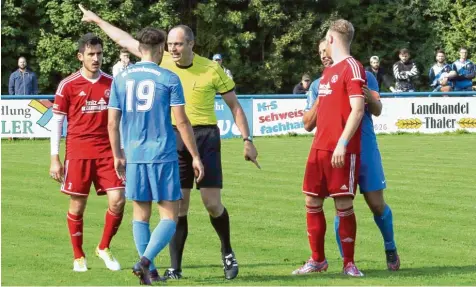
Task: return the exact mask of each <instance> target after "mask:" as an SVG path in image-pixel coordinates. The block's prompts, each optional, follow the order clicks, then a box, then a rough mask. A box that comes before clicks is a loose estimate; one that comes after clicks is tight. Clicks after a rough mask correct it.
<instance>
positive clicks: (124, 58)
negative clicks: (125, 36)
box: [112, 49, 132, 77]
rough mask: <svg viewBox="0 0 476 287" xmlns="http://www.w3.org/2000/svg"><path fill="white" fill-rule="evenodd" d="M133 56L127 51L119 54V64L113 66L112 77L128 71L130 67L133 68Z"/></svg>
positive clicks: (122, 50) (124, 50)
mask: <svg viewBox="0 0 476 287" xmlns="http://www.w3.org/2000/svg"><path fill="white" fill-rule="evenodd" d="M130 57H131V54H130V53H129V51H127V49H121V53H120V54H119V59H120V60H119V62H117V63H116V64H115V65H114V66H112V76H113V77H115V76H116V75H117V74H119V73H120V72H122V71H124V70H125V69H127V68H128V67H129V66H132V63H131V62H130V61H131V59H130Z"/></svg>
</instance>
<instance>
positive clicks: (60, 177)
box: [50, 33, 125, 272]
mask: <svg viewBox="0 0 476 287" xmlns="http://www.w3.org/2000/svg"><path fill="white" fill-rule="evenodd" d="M78 50H79V51H78V59H79V60H80V61H81V62H82V68H81V69H80V70H79V71H77V72H76V73H74V74H72V75H71V76H69V77H67V78H66V79H64V80H63V81H62V82H61V83H60V84H59V86H58V89H57V91H56V95H55V103H54V106H53V113H54V114H53V121H54V124H53V126H52V131H51V166H50V176H51V177H52V178H53V179H54V180H56V181H58V182H60V183H61V192H63V193H65V194H68V195H70V204H69V210H68V215H67V221H68V228H69V233H70V236H71V243H72V245H73V251H74V262H73V270H74V271H77V272H85V271H87V270H88V268H87V262H86V258H85V257H86V256H85V254H84V251H83V248H82V245H83V214H84V210H85V208H86V203H87V200H88V194H89V189H90V188H91V183H94V187H95V188H96V192H97V194H98V195H104V194H107V197H108V205H109V208H108V210H107V212H106V218H105V225H104V232H103V235H102V239H101V242H100V243H99V245H98V246H97V248H96V255H97V256H99V257H100V258H101V259H103V260H104V262H105V264H106V266H107V268H108V269H110V270H113V271H115V270H120V269H121V266H120V264H119V262H117V260H116V259H115V258H114V256H113V255H112V253H111V250H110V249H109V244H110V243H111V239H112V237H113V236H114V235H115V234H116V232H117V230H118V228H119V226H120V224H121V221H122V215H123V212H124V204H125V197H124V184H123V182H122V180H121V179H119V177H118V176H117V174H116V172H115V169H114V158H113V156H112V150H111V145H110V143H109V136H108V130H107V122H108V118H107V117H108V112H107V105H108V102H109V93H110V88H111V83H112V77H111V76H109V75H107V74H105V73H103V72H102V71H101V63H102V57H103V54H102V40H101V39H100V38H98V37H97V36H95V35H94V34H92V33H88V34H86V35H84V36H83V37H81V39H80V40H79V45H78ZM65 117H66V118H67V120H68V134H67V137H66V155H65V161H64V168H63V165H62V164H61V161H60V158H59V144H60V138H61V131H62V125H63V121H64V118H65Z"/></svg>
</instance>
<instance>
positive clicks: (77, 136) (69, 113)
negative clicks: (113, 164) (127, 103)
mask: <svg viewBox="0 0 476 287" xmlns="http://www.w3.org/2000/svg"><path fill="white" fill-rule="evenodd" d="M111 83H112V77H111V76H110V75H108V74H105V73H103V72H101V73H100V75H99V78H98V79H95V80H91V79H87V78H85V77H84V76H83V75H82V74H81V70H80V71H78V72H76V73H74V74H72V75H71V76H69V77H67V78H66V79H64V80H63V81H61V83H60V84H59V86H58V89H57V90H56V95H55V103H54V105H53V112H55V113H61V114H65V115H66V118H67V120H68V134H67V136H66V157H65V158H66V159H95V158H104V157H112V150H111V145H110V143H109V135H108V131H107V105H108V103H109V94H110V91H111Z"/></svg>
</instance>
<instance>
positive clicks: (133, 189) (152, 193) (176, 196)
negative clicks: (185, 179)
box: [126, 161, 182, 202]
mask: <svg viewBox="0 0 476 287" xmlns="http://www.w3.org/2000/svg"><path fill="white" fill-rule="evenodd" d="M126 198H127V199H129V200H134V201H155V202H159V201H162V200H169V201H176V200H180V199H182V191H181V189H180V173H179V166H178V161H172V162H164V163H128V164H127V166H126Z"/></svg>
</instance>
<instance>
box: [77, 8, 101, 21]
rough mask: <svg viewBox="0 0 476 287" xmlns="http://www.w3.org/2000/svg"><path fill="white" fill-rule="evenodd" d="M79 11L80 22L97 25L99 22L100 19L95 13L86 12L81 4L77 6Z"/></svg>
mask: <svg viewBox="0 0 476 287" xmlns="http://www.w3.org/2000/svg"><path fill="white" fill-rule="evenodd" d="M79 9H81V12H83V18H82V19H81V21H83V22H88V23H98V22H99V21H100V20H101V18H100V17H99V16H98V15H96V13H94V12H92V11H89V10H87V9H86V8H84V7H83V5H81V4H79Z"/></svg>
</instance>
